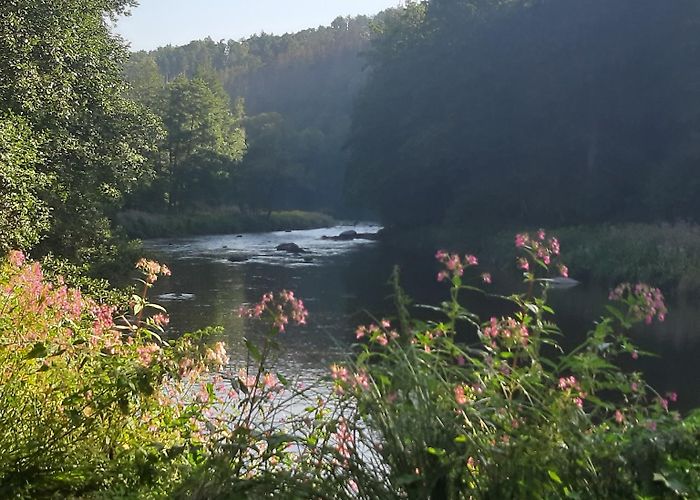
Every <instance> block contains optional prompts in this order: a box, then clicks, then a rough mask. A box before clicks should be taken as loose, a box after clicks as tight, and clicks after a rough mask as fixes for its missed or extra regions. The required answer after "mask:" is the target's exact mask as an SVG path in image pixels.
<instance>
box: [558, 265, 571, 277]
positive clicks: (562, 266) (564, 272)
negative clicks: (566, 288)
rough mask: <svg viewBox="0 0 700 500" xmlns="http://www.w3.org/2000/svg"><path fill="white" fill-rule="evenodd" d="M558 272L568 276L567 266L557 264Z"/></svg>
mask: <svg viewBox="0 0 700 500" xmlns="http://www.w3.org/2000/svg"><path fill="white" fill-rule="evenodd" d="M559 274H560V275H561V276H562V277H564V278H568V277H569V268H568V267H566V266H565V265H564V264H561V265H559Z"/></svg>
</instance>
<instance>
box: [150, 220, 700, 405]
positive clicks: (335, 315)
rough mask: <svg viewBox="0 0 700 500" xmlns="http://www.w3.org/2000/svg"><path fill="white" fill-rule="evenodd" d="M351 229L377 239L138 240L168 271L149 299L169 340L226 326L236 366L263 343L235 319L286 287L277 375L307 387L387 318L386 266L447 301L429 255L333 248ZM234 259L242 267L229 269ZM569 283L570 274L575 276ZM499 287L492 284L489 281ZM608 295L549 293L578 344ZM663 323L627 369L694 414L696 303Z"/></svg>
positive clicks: (639, 334)
mask: <svg viewBox="0 0 700 500" xmlns="http://www.w3.org/2000/svg"><path fill="white" fill-rule="evenodd" d="M349 229H354V230H356V231H357V232H360V233H363V232H376V231H378V230H379V227H378V226H376V225H371V224H365V225H357V226H337V227H334V228H326V229H314V230H305V231H292V232H272V233H257V234H243V235H216V236H201V237H194V238H178V239H162V240H151V241H147V242H145V247H146V249H147V251H149V252H151V253H153V255H154V256H155V257H156V258H158V259H160V260H161V261H162V262H164V263H167V264H168V265H169V266H170V268H171V269H172V271H173V275H172V277H170V278H166V279H161V280H160V281H159V282H158V283H157V284H156V288H155V289H154V291H153V293H154V297H155V301H156V302H158V303H160V304H162V305H164V306H165V307H167V309H168V312H169V313H170V317H171V323H170V324H171V331H170V332H169V333H170V334H171V335H177V334H180V333H183V332H190V331H194V330H197V329H200V328H204V327H206V326H210V325H220V326H222V327H224V332H225V333H224V339H225V341H226V342H227V344H228V346H229V350H230V352H231V354H232V359H233V362H234V363H242V362H243V361H244V360H245V347H244V344H243V338H244V337H248V338H253V339H254V338H257V337H259V336H260V335H261V333H262V331H261V329H260V328H261V325H260V324H259V323H256V322H253V321H249V320H244V319H242V318H240V317H239V316H238V309H239V307H240V306H241V305H249V304H252V303H255V302H257V301H258V300H259V299H260V297H261V296H262V294H263V293H265V292H267V291H274V290H281V289H283V288H284V289H289V290H293V291H294V292H295V294H296V295H297V296H298V297H300V298H302V299H303V300H304V302H305V304H306V306H307V308H308V310H309V322H308V325H307V326H305V327H290V328H289V329H288V330H287V331H286V332H284V333H283V334H281V335H280V336H279V341H280V344H281V351H280V354H279V358H278V359H277V360H276V365H277V368H278V370H279V371H280V372H282V373H284V374H285V375H287V376H293V377H295V378H298V379H301V380H307V381H313V380H316V379H317V378H318V377H319V376H323V375H326V374H327V373H328V366H329V365H330V364H331V363H332V362H334V361H339V360H343V359H344V358H346V357H347V356H348V355H349V354H350V353H351V352H352V345H353V342H354V341H355V335H354V330H355V328H356V326H357V325H358V324H361V323H367V322H369V321H370V320H371V317H372V316H371V315H373V316H374V317H383V316H386V315H391V311H392V306H391V300H390V299H389V298H388V297H389V295H390V294H391V288H390V287H389V286H388V285H387V281H388V278H389V276H390V274H391V270H392V267H393V266H394V265H395V264H398V265H400V266H401V269H402V274H403V281H404V285H405V287H406V289H407V291H408V293H409V294H410V295H411V296H412V297H414V298H415V300H416V302H417V303H432V304H437V303H439V301H440V300H443V299H444V298H446V290H445V287H444V286H442V285H439V284H437V283H436V281H435V272H436V270H437V267H436V266H435V263H434V260H433V259H432V256H431V255H415V254H413V253H406V254H405V255H397V254H396V253H395V252H394V251H389V250H388V249H387V248H386V247H385V246H384V245H383V244H382V243H381V242H378V241H370V240H353V241H334V240H324V239H322V236H332V235H337V234H339V233H341V232H342V231H345V230H349ZM289 242H293V243H296V244H298V245H299V246H301V247H302V248H304V249H306V250H308V251H309V253H307V254H303V255H300V256H297V255H293V254H288V253H286V252H279V251H276V250H275V248H276V247H277V245H279V244H281V243H289ZM230 259H233V260H243V259H245V260H243V261H241V262H232V261H231V260H230ZM572 273H573V276H574V277H575V270H572ZM496 277H497V281H500V282H501V284H503V289H502V290H499V291H501V292H512V291H513V288H512V287H513V286H517V283H516V282H515V281H514V280H513V278H512V276H511V277H508V276H505V275H504V276H503V277H502V278H501V276H500V275H499V274H496ZM496 286H497V287H498V283H496ZM606 297H607V291H606V290H605V289H602V288H600V287H596V286H591V285H586V284H583V285H581V286H578V287H576V288H572V289H569V290H558V291H553V292H552V303H553V305H554V307H555V310H556V311H557V319H558V323H559V325H560V327H561V328H562V331H564V332H566V336H565V338H564V339H562V343H564V344H570V345H571V344H575V343H576V342H577V341H578V340H579V339H581V338H582V336H583V335H584V334H585V331H587V329H589V328H590V326H591V325H592V324H593V321H594V320H595V319H596V318H598V317H600V315H601V314H602V313H603V311H604V305H605V299H606ZM493 306H495V304H489V303H484V302H483V300H479V299H476V301H475V303H474V308H475V310H476V312H478V313H483V314H487V313H493V310H489V309H491V308H492V307H493ZM669 306H670V307H669V309H670V314H669V315H668V318H667V320H666V322H664V323H663V324H657V325H654V326H652V327H640V328H638V329H637V330H635V331H634V332H633V333H632V335H633V337H634V340H635V342H636V343H637V344H639V345H640V346H641V347H642V348H643V349H645V350H648V351H651V352H654V353H656V354H657V355H658V357H655V358H640V360H638V361H632V360H629V363H628V367H629V368H630V369H634V370H641V371H644V372H645V374H646V376H647V379H648V380H649V381H650V382H651V383H652V385H654V387H655V388H657V390H659V392H661V393H663V392H666V391H675V392H677V393H678V395H679V402H678V404H677V406H676V408H678V409H681V410H687V409H690V408H693V407H697V406H700V369H699V368H700V332H699V331H698V330H699V329H700V314H699V313H698V311H697V308H696V305H695V304H694V303H675V304H674V303H672V304H670V305H669Z"/></svg>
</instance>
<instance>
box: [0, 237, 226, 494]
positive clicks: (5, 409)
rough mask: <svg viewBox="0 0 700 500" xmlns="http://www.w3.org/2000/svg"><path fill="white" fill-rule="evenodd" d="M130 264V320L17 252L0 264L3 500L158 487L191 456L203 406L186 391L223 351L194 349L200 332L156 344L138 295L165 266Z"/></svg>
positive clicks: (155, 328) (147, 307)
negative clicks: (134, 283) (140, 274)
mask: <svg viewBox="0 0 700 500" xmlns="http://www.w3.org/2000/svg"><path fill="white" fill-rule="evenodd" d="M139 266H140V268H141V269H142V270H143V271H144V273H145V276H146V277H145V280H143V281H142V283H143V285H144V289H143V290H144V291H143V294H142V295H140V296H134V297H133V298H132V310H131V312H130V313H128V312H127V311H126V310H124V311H120V310H119V308H118V307H115V306H112V305H107V304H99V303H97V302H95V301H94V300H92V299H90V298H87V297H84V296H83V295H82V294H81V292H80V291H79V290H78V289H75V288H69V287H67V286H66V285H64V284H63V283H62V282H61V280H60V279H58V280H57V281H56V282H55V283H50V282H48V281H46V280H45V279H44V276H43V272H42V269H41V266H40V264H39V263H37V262H34V263H31V262H26V261H25V258H24V255H23V254H22V253H20V252H16V251H15V252H11V253H10V254H9V258H8V260H7V261H6V262H3V263H2V265H1V266H0V311H1V313H0V339H1V340H2V342H1V344H0V366H2V371H0V450H1V451H0V492H2V494H3V496H8V497H9V496H30V497H35V496H52V495H59V496H64V495H68V494H71V495H85V494H89V493H90V492H95V491H111V490H113V491H116V490H120V489H123V490H125V491H134V492H135V491H139V489H141V488H147V489H152V488H157V487H158V485H159V484H167V482H168V481H170V480H172V479H174V478H177V477H178V469H177V467H176V465H177V464H178V463H187V461H186V459H185V455H186V454H189V455H192V453H195V450H194V448H193V446H195V445H196V444H197V442H198V439H197V438H196V431H197V426H196V424H197V422H198V421H199V420H200V416H201V413H202V410H203V407H202V405H200V404H198V403H196V401H192V400H191V398H188V397H187V393H188V389H187V387H188V385H189V384H190V383H191V380H192V379H194V378H196V377H197V376H198V375H199V373H200V372H201V371H202V370H204V369H205V368H206V366H207V364H206V363H207V362H208V365H218V364H222V363H225V362H226V360H225V359H224V357H225V352H222V348H221V347H216V346H215V348H214V349H213V350H212V349H209V348H207V347H205V346H204V345H202V344H201V343H200V342H197V338H198V337H201V336H202V335H203V334H199V335H190V336H185V337H184V338H182V339H180V340H178V341H177V342H168V341H165V340H163V339H162V337H161V334H162V333H163V329H162V326H163V325H164V324H166V323H167V316H165V315H164V314H163V312H162V311H159V310H157V309H159V308H158V306H155V305H152V304H149V303H148V302H147V301H146V291H147V290H148V288H149V287H150V286H151V284H152V283H153V282H154V281H155V280H156V278H157V276H158V275H163V274H168V273H169V270H168V269H167V267H165V266H160V265H158V264H156V263H153V262H147V261H142V262H140V264H139ZM124 309H126V308H124ZM153 312H155V313H157V314H152V313H153ZM147 313H148V314H147ZM213 353H218V354H216V355H213ZM188 450H189V451H188ZM186 451H188V453H185V452H186Z"/></svg>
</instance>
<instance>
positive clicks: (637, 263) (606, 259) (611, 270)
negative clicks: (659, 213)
mask: <svg viewBox="0 0 700 500" xmlns="http://www.w3.org/2000/svg"><path fill="white" fill-rule="evenodd" d="M523 229H528V228H514V229H513V230H504V231H499V232H497V233H492V234H483V232H478V231H474V230H471V229H469V228H465V227H445V226H441V227H434V228H415V229H412V230H410V231H396V230H394V231H392V230H388V231H387V233H386V238H385V243H386V244H388V245H391V246H396V247H397V248H400V249H402V251H412V252H417V253H428V252H434V251H435V250H436V249H438V248H445V249H451V250H457V251H465V252H466V251H469V252H473V253H477V254H478V255H479V257H480V259H481V261H482V262H483V263H485V264H488V265H490V266H493V267H496V268H498V269H504V270H507V269H510V268H512V261H513V235H514V234H515V232H517V231H521V230H523ZM529 229H537V228H529ZM546 229H547V232H548V233H549V234H553V235H557V236H558V237H559V239H560V241H561V246H562V257H563V260H564V262H566V263H567V265H568V266H569V269H570V270H571V276H572V277H574V278H576V279H578V280H580V281H584V282H594V283H597V284H600V285H603V286H612V285H615V284H617V283H620V282H623V281H633V282H635V281H644V282H648V283H652V284H654V285H655V286H659V287H661V288H662V289H663V291H664V293H666V294H667V295H672V296H677V297H698V296H700V226H698V225H692V224H685V223H678V224H611V225H601V226H575V227H561V228H546Z"/></svg>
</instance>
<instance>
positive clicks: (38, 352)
mask: <svg viewBox="0 0 700 500" xmlns="http://www.w3.org/2000/svg"><path fill="white" fill-rule="evenodd" d="M47 354H48V350H47V349H46V346H45V345H44V343H43V342H37V343H36V344H34V347H32V349H31V351H29V352H28V353H27V355H26V356H25V357H24V359H36V358H45V357H46V355H47Z"/></svg>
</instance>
